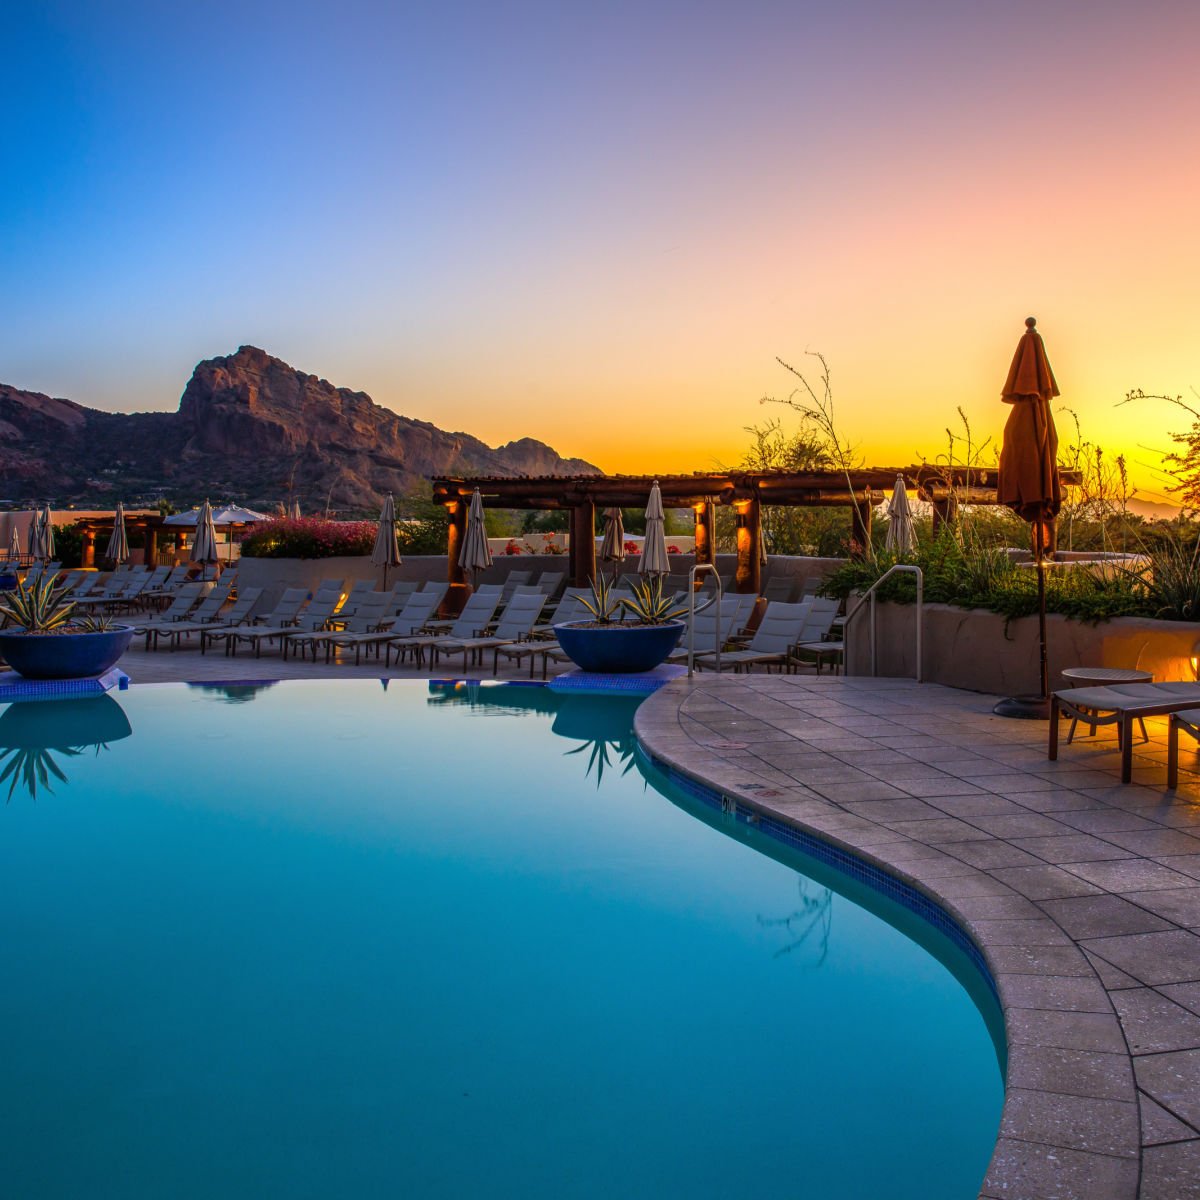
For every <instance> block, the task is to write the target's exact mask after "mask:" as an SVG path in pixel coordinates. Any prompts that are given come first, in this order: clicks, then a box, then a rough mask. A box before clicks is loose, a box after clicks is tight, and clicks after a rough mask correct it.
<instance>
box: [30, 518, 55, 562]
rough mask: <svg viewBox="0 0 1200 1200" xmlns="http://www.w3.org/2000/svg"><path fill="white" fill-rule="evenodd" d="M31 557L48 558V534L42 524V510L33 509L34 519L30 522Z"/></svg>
mask: <svg viewBox="0 0 1200 1200" xmlns="http://www.w3.org/2000/svg"><path fill="white" fill-rule="evenodd" d="M29 557H30V558H40V559H43V560H45V559H48V558H49V557H50V556H49V555H48V554H47V553H46V534H45V530H44V528H43V526H42V510H41V509H40V508H35V509H34V510H33V520H32V521H31V522H30V524H29Z"/></svg>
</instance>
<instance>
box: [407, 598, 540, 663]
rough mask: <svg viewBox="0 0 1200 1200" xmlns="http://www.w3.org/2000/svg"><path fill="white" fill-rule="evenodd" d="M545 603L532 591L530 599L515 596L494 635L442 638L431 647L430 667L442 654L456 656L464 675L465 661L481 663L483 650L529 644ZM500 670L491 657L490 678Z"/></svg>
mask: <svg viewBox="0 0 1200 1200" xmlns="http://www.w3.org/2000/svg"><path fill="white" fill-rule="evenodd" d="M545 603H546V597H545V595H544V594H543V593H542V592H539V591H537V590H536V589H535V590H534V593H533V595H518V596H514V597H513V598H512V599H511V600H510V601H509V602H508V604H507V605H506V606H505V609H504V612H503V613H502V614H501V615H500V620H499V622H498V623H497V625H496V632H495V633H493V634H491V635H488V636H483V637H469V638H456V637H448V638H442V639H439V640H438V641H436V642H434V643H433V645H432V646H431V647H430V650H431V652H432V654H433V665H434V666H435V667H436V666H437V663H438V659H439V658H440V657H441V656H442V655H443V654H458V653H459V652H461V653H462V656H463V672H464V673H465V672H466V670H467V660H468V659H469V658H473V659H474V660H475V661H476V662H479V661H481V660H482V657H483V652H484V651H485V650H494V649H496V648H498V647H500V646H511V645H512V644H513V643H514V642H523V641H528V640H529V637H530V635H531V634H532V633H533V627H534V625H535V624H536V623H537V619H538V617H539V616H540V615H541V612H542V608H543V606H544V605H545ZM498 669H499V658H498V656H496V655H493V656H492V674H493V675H495V674H496V672H497V671H498Z"/></svg>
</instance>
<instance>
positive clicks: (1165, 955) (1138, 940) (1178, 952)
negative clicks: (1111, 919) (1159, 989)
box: [1080, 929, 1200, 984]
mask: <svg viewBox="0 0 1200 1200" xmlns="http://www.w3.org/2000/svg"><path fill="white" fill-rule="evenodd" d="M1080 944H1081V945H1082V946H1083V947H1084V948H1085V949H1087V950H1090V951H1091V952H1092V953H1093V954H1096V955H1099V957H1100V958H1102V959H1104V961H1105V962H1109V963H1112V965H1113V966H1114V967H1116V968H1117V969H1118V970H1121V971H1124V972H1125V973H1126V974H1127V975H1132V976H1133V977H1134V979H1137V980H1139V981H1140V982H1142V983H1148V984H1157V983H1190V982H1192V981H1193V980H1196V979H1200V937H1198V936H1197V935H1196V934H1194V933H1190V932H1188V931H1187V930H1184V929H1169V930H1166V931H1164V932H1162V933H1133V934H1120V935H1117V936H1115V937H1100V938H1092V939H1090V940H1088V941H1084V942H1081V943H1080Z"/></svg>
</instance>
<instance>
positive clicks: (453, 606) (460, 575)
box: [442, 497, 470, 614]
mask: <svg viewBox="0 0 1200 1200" xmlns="http://www.w3.org/2000/svg"><path fill="white" fill-rule="evenodd" d="M446 512H447V515H448V516H449V518H450V524H449V526H448V527H447V530H446V579H447V581H448V582H449V584H450V590H449V591H448V592H447V593H446V599H445V601H444V603H443V605H442V611H443V612H445V613H448V614H455V613H460V612H462V610H463V605H464V604H466V602H467V595H468V593H469V592H470V588H469V586H468V584H467V576H466V572H465V571H464V570H463V569H462V567H461V566H460V565H459V562H458V556H459V554H461V553H462V544H463V538H465V537H466V536H467V502H466V500H464V499H462V497H459V499H457V500H451V501H450V503H449V504H447V505H446Z"/></svg>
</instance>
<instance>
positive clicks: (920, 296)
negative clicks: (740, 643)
mask: <svg viewBox="0 0 1200 1200" xmlns="http://www.w3.org/2000/svg"><path fill="white" fill-rule="evenodd" d="M3 28H4V44H5V63H6V77H5V102H4V104H3V105H2V106H0V147H2V148H3V157H2V159H0V164H2V165H0V173H2V174H0V177H2V178H3V181H4V182H3V187H0V228H2V229H3V237H0V281H2V286H0V381H2V382H5V383H11V384H14V385H16V386H18V387H23V388H30V389H34V390H37V391H44V392H49V393H51V394H53V395H59V396H68V397H70V398H71V399H74V400H77V401H79V402H81V403H84V404H89V405H94V406H96V407H101V408H109V409H123V410H135V409H174V408H175V407H176V405H177V404H178V400H179V395H180V392H181V391H182V389H183V386H184V384H185V383H186V381H187V378H188V376H189V375H190V373H191V369H192V367H193V366H194V365H195V363H196V362H197V361H198V360H199V359H202V358H207V357H210V356H212V355H215V354H227V353H231V352H232V351H233V350H234V349H236V347H237V346H238V345H240V344H242V343H251V344H254V345H257V346H261V347H263V348H264V349H266V350H268V351H269V352H270V353H272V354H276V355H278V356H280V357H281V358H284V359H286V360H287V361H288V362H290V363H292V364H293V365H294V366H296V367H298V368H300V369H302V370H305V371H309V372H312V373H314V374H317V375H321V376H324V377H325V378H327V379H329V380H331V381H333V382H334V383H336V384H339V385H342V386H347V387H352V388H358V389H362V390H364V391H367V392H369V393H370V394H371V395H372V397H373V398H374V399H375V400H377V401H378V402H379V403H382V404H386V405H388V406H390V407H392V408H394V409H396V410H397V411H400V412H402V413H405V414H406V415H409V416H413V417H418V418H422V419H425V420H430V421H433V422H435V423H437V424H438V425H441V426H443V427H444V428H449V429H462V430H466V431H468V432H471V433H474V434H476V435H477V436H479V437H482V438H484V439H485V440H487V441H489V442H492V443H496V442H501V441H506V440H509V439H511V438H516V437H520V436H523V435H531V436H535V437H538V438H541V439H543V440H545V441H548V442H549V443H551V444H552V445H553V446H554V447H555V448H556V449H558V450H559V451H560V452H562V453H564V454H574V455H580V456H583V457H585V458H588V459H590V460H592V461H594V462H596V463H597V464H598V465H600V466H601V467H603V468H604V469H606V470H609V471H621V470H626V471H634V470H637V471H641V470H657V471H678V470H692V469H700V468H705V467H709V466H711V465H713V463H714V461H722V462H726V463H729V462H733V461H735V460H736V459H737V458H739V457H740V455H741V453H742V450H743V448H744V445H745V441H746V439H745V435H744V434H743V432H742V430H743V427H744V426H746V425H747V424H750V423H752V422H756V421H760V420H762V419H763V418H764V417H765V416H767V415H769V414H768V413H766V412H765V411H764V410H763V409H761V408H760V407H759V406H758V399H759V397H760V396H762V395H764V394H776V395H785V394H786V393H787V390H788V379H787V376H786V375H785V374H784V373H783V372H782V371H781V369H780V368H779V367H778V366H777V365H776V363H775V356H776V355H779V356H782V357H784V358H786V359H789V360H792V361H796V362H802V361H805V359H804V354H805V351H806V350H820V351H822V352H823V353H824V354H825V355H826V356H827V358H828V360H829V362H830V364H831V366H832V369H833V372H834V387H835V396H836V402H837V405H838V416H839V420H840V423H841V426H842V429H843V432H844V434H845V435H846V436H848V437H849V438H851V439H852V440H853V441H855V442H857V443H858V444H859V447H860V450H861V453H862V454H863V455H864V457H865V458H866V459H867V460H868V462H870V463H874V464H880V465H885V464H889V465H890V464H893V463H895V464H899V463H908V462H912V461H914V460H915V459H917V458H918V457H919V456H921V455H925V456H928V457H932V456H934V455H936V454H938V453H939V452H941V451H942V449H943V447H944V441H945V435H944V432H943V431H944V428H945V426H946V425H947V424H948V423H949V422H950V421H951V420H952V419H954V409H955V407H956V406H957V405H962V406H963V407H964V408H965V409H966V410H967V412H968V413H969V415H970V417H971V419H972V421H973V422H974V424H975V428H976V431H977V433H984V434H986V433H996V434H998V433H999V431H1000V429H1001V427H1002V424H1003V419H1004V416H1005V409H1004V406H1002V405H1001V404H1000V401H999V396H998V393H999V389H1000V385H1001V384H1002V382H1003V380H1004V375H1005V372H1006V370H1007V367H1008V363H1009V359H1010V358H1011V356H1012V353H1013V349H1014V348H1015V345H1016V342H1017V339H1018V337H1019V335H1020V334H1021V332H1022V329H1023V324H1022V323H1023V320H1024V318H1025V317H1026V316H1027V315H1029V314H1035V315H1036V316H1037V318H1038V326H1039V329H1040V330H1041V331H1042V333H1043V335H1044V337H1045V340H1046V345H1047V349H1048V351H1049V354H1050V358H1051V362H1052V363H1053V365H1054V368H1055V371H1056V373H1057V375H1058V379H1059V384H1060V387H1061V388H1062V392H1063V403H1064V404H1067V405H1069V406H1070V407H1072V408H1074V409H1075V410H1076V411H1077V412H1078V414H1079V416H1080V419H1081V421H1082V423H1083V426H1084V432H1085V434H1086V435H1087V436H1089V437H1090V438H1092V439H1094V440H1098V441H1100V442H1102V443H1104V445H1105V446H1106V448H1107V449H1108V451H1109V452H1110V453H1112V454H1116V453H1118V452H1124V453H1126V454H1127V455H1128V456H1129V457H1130V459H1131V460H1132V461H1133V462H1134V463H1135V467H1134V470H1135V475H1136V476H1137V477H1138V479H1139V482H1141V483H1142V485H1143V487H1144V489H1145V492H1146V494H1147V495H1153V494H1154V493H1155V492H1159V491H1161V486H1160V484H1159V483H1158V482H1157V480H1156V478H1155V476H1154V474H1153V473H1152V472H1151V471H1150V470H1149V468H1148V467H1143V466H1141V465H1138V464H1143V463H1153V462H1154V461H1155V460H1156V455H1155V453H1154V451H1155V450H1156V449H1160V448H1162V447H1163V446H1165V445H1166V444H1167V440H1168V439H1167V434H1166V431H1167V430H1168V429H1169V428H1173V427H1178V426H1179V424H1180V419H1179V417H1178V416H1177V415H1176V414H1175V413H1174V412H1173V411H1172V410H1171V409H1170V408H1169V407H1168V406H1167V405H1164V404H1159V403H1142V404H1139V405H1136V406H1130V407H1125V408H1117V407H1116V405H1117V404H1118V402H1119V401H1120V400H1121V399H1122V398H1123V396H1124V395H1125V393H1126V392H1127V391H1128V390H1129V389H1131V388H1135V387H1142V388H1144V389H1146V390H1147V391H1155V392H1169V393H1172V394H1179V393H1182V394H1184V395H1185V396H1187V397H1188V398H1190V399H1192V400H1194V401H1196V403H1197V406H1198V407H1200V398H1197V397H1195V396H1193V395H1192V394H1191V392H1190V389H1191V388H1193V387H1196V388H1200V337H1198V336H1197V335H1198V334H1200V152H1198V144H1197V130H1198V129H1200V86H1198V85H1197V82H1196V76H1195V53H1196V46H1197V45H1198V44H1200V5H1197V4H1196V3H1195V0H1179V2H1178V3H1171V2H1155V0H1150V2H1148V3H1140V4H1136V5H1135V4H1132V3H1122V4H1114V3H1105V2H1104V0H1089V2H1087V3H1047V2H1045V0H1043V2H1042V3H1038V4H1034V3H1027V2H1024V0H1015V2H1010V3H1008V4H1004V5H976V4H965V3H962V2H961V0H955V2H952V3H950V2H947V3H923V2H921V0H913V2H911V3H907V4H904V5H898V4H892V3H886V2H884V0H874V2H865V0H857V2H854V0H851V2H845V3H842V4H838V5H827V4H820V5H818V4H810V3H803V2H801V0H791V2H790V3H778V4H775V3H745V4H741V3H739V4H734V3H724V4H717V3H706V2H704V0H698V2H692V3H679V4H674V3H654V2H652V0H651V2H639V3H636V4H635V3H622V2H620V0H618V2H615V3H608V4H604V5H599V4H597V5H591V6H584V5H579V4H562V3H546V4H520V3H517V4H507V5H505V4H499V5H498V4H475V3H450V4H446V5H438V6H433V5H413V6H404V5H395V4H383V3H380V4H365V3H356V2H354V0H349V2H343V3H340V4H337V5H328V4H319V5H318V4H308V3H290V4H287V5H284V4H281V3H279V4H270V5H266V4H256V3H237V4H229V3H222V2H216V3H206V4H204V5H186V6H185V5H174V4H167V5H164V4H161V3H122V2H120V0H114V2H111V3H105V4H102V5H101V4H95V3H88V2H82V0H81V2H78V3H39V4H36V5H23V6H17V5H14V4H7V5H5V9H4V24H3Z"/></svg>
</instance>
